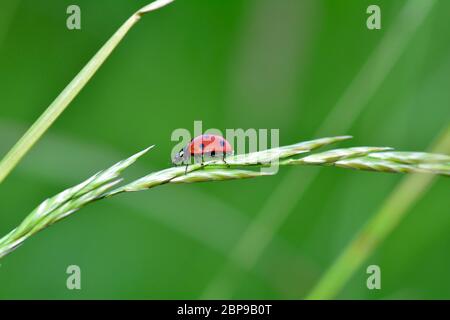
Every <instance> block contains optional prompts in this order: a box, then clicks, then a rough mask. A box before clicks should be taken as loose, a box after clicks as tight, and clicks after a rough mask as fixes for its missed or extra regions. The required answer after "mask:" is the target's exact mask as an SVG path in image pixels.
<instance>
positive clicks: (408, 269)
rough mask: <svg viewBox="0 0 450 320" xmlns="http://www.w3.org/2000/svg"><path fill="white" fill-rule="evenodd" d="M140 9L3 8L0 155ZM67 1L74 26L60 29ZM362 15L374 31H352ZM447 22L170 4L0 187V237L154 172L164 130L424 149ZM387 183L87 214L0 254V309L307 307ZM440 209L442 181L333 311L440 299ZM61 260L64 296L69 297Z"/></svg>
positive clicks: (289, 187)
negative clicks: (286, 303)
mask: <svg viewBox="0 0 450 320" xmlns="http://www.w3.org/2000/svg"><path fill="white" fill-rule="evenodd" d="M146 3H148V1H146V0H140V1H137V0H136V1H129V0H126V1H125V0H120V1H119V0H115V1H110V0H95V1H92V0H77V1H76V2H74V1H66V0H45V1H39V2H37V1H32V0H9V1H2V2H1V3H0V75H1V77H0V154H1V155H3V154H5V153H6V152H7V150H8V149H9V148H10V147H11V146H12V145H13V144H14V142H15V141H16V140H17V139H18V138H19V137H20V136H21V135H22V134H23V133H24V131H25V130H26V128H27V127H28V126H29V125H31V124H32V122H33V121H34V120H35V119H36V118H37V117H38V116H39V115H40V114H41V113H42V112H43V110H44V109H45V108H46V107H47V106H48V105H49V103H50V102H51V101H52V100H53V99H54V98H55V97H56V95H57V94H58V93H59V92H60V91H61V90H62V89H63V88H64V86H65V85H66V84H67V83H68V82H69V81H70V80H71V79H72V78H73V76H74V75H75V74H76V73H77V72H78V71H79V70H80V69H81V68H82V67H83V65H84V64H85V63H86V62H87V61H88V60H89V59H90V57H92V55H93V54H94V53H95V52H96V51H97V50H98V49H99V48H100V46H101V45H102V44H103V43H104V42H105V41H106V40H107V39H108V38H109V37H110V36H111V35H112V33H113V32H114V31H115V30H116V29H117V28H118V27H119V26H120V25H121V23H122V22H123V21H125V20H126V19H127V18H128V17H129V16H130V15H131V14H132V13H133V12H134V11H135V10H137V9H138V8H139V7H141V6H143V5H144V4H146ZM70 4H77V5H79V6H80V8H81V15H82V16H81V18H82V21H81V23H82V29H81V30H75V31H70V30H68V29H67V28H66V19H67V16H68V15H67V14H66V8H67V7H68V6H69V5H70ZM370 4H378V5H379V6H380V7H381V13H382V29H381V30H373V31H371V30H368V29H367V27H366V19H367V17H368V15H367V14H366V8H367V6H368V5H370ZM428 7H429V10H428V9H427V8H428ZM449 12H450V2H449V1H445V0H436V1H432V0H418V1H413V0H409V1H400V0H397V1H387V0H386V1H380V0H377V1H365V0H353V1H345V2H344V1H331V0H330V1H325V0H322V1H317V0H310V1H299V0H280V1H274V0H241V1H238V0H228V1H206V0H195V1H194V0H178V1H176V2H175V3H174V4H172V5H170V6H169V7H167V8H164V9H163V10H161V11H158V12H155V13H152V14H150V15H148V16H146V17H145V18H143V19H142V21H141V22H139V23H138V24H137V25H136V27H135V28H134V29H133V30H131V32H130V33H129V35H128V36H127V37H126V38H125V39H124V41H123V42H122V43H121V44H120V46H119V47H118V48H117V49H116V51H115V52H114V53H113V54H112V56H111V57H110V59H108V60H107V62H106V63H105V65H103V66H102V68H101V69H100V70H99V72H98V73H97V74H96V75H95V77H94V78H93V79H92V81H91V82H90V83H89V84H88V85H87V86H86V88H85V89H84V90H83V91H82V92H81V94H80V95H79V96H78V97H77V98H76V99H75V101H74V102H73V103H72V104H71V105H70V107H69V108H68V109H67V110H66V112H65V113H64V114H63V115H62V116H61V117H60V118H59V119H58V120H57V122H56V123H55V125H54V126H53V127H52V128H51V129H50V130H49V132H48V133H47V134H46V135H45V136H44V137H43V139H42V140H41V141H40V142H39V143H38V144H37V145H36V146H35V147H34V148H33V149H32V151H31V152H30V153H29V154H28V155H27V156H26V158H25V160H24V161H23V162H21V163H20V165H19V166H18V167H17V168H16V170H15V171H14V172H13V173H12V174H11V175H10V176H9V177H8V179H7V180H6V181H5V182H4V183H2V184H1V185H0V233H1V234H2V235H3V234H6V233H7V232H9V231H10V230H11V229H12V228H14V227H15V226H16V225H18V224H19V223H20V221H21V220H22V219H23V218H24V217H25V216H26V215H27V214H28V213H29V212H30V211H31V210H32V209H33V208H34V207H35V206H36V205H38V204H39V203H40V202H41V201H42V200H44V199H45V198H46V197H48V196H50V195H53V194H55V193H57V192H59V191H61V190H63V189H64V188H66V187H69V186H71V185H74V184H76V183H78V182H80V181H82V180H83V179H84V178H86V177H88V176H90V175H91V174H93V173H94V172H96V171H98V170H100V169H103V168H106V167H107V166H109V165H111V164H112V163H114V162H116V161H118V160H120V159H123V158H125V157H127V156H129V155H131V154H132V153H134V152H136V151H138V150H140V149H142V148H144V147H146V146H148V145H150V144H156V145H157V148H155V149H154V150H153V151H151V152H150V154H149V155H147V156H146V157H144V158H143V159H142V160H140V161H139V163H138V164H137V165H136V166H135V167H133V168H132V169H130V171H129V172H130V173H129V177H137V176H139V175H142V174H146V173H148V172H151V171H153V170H158V169H162V168H164V167H167V166H168V165H169V160H170V158H169V157H170V151H171V149H172V147H173V145H174V144H175V143H174V142H172V141H170V135H171V133H172V131H173V130H174V129H176V128H187V129H189V130H193V121H194V120H202V121H203V126H204V128H205V129H206V128H211V127H213V128H218V129H221V130H225V129H226V128H244V129H247V128H256V129H259V128H268V129H271V128H276V129H280V144H282V145H285V144H290V143H294V142H297V141H302V140H308V139H312V138H316V137H318V136H319V135H320V136H323V135H341V134H351V135H353V136H354V137H355V138H354V140H352V141H350V142H346V143H343V144H341V146H354V145H377V146H392V147H395V148H396V149H399V150H410V151H423V150H427V148H428V147H429V146H430V145H431V143H432V142H433V141H434V140H435V139H436V137H438V136H439V134H440V133H441V132H442V130H443V129H444V128H446V126H447V125H448V124H449V119H450V90H449V84H450V37H449V34H450V33H449V32H450V14H449ZM304 176H309V177H313V178H311V183H306V181H304V179H303V177H304ZM400 179H402V176H401V175H391V174H383V173H368V172H357V171H351V170H344V169H337V168H323V169H317V168H308V167H304V168H286V169H282V170H281V172H280V173H279V174H278V175H277V176H274V177H268V178H259V179H254V180H244V181H230V182H221V183H207V184H206V183H205V184H193V185H180V186H169V187H167V186H163V187H160V188H156V189H154V190H151V191H148V192H141V193H137V194H126V195H122V196H120V197H117V198H115V199H111V200H108V201H101V202H99V203H96V204H93V205H91V206H89V207H86V208H84V209H83V210H82V211H80V212H78V213H76V214H75V215H73V216H72V217H70V218H69V219H67V220H65V221H63V222H61V223H59V224H57V225H55V226H52V227H51V228H48V229H46V230H45V231H43V232H42V233H40V234H38V235H37V236H34V237H33V238H31V239H30V240H28V241H26V242H25V244H24V245H23V247H21V248H19V249H18V250H17V251H15V252H14V253H12V254H11V255H9V256H7V257H6V258H4V259H2V260H1V266H0V298H2V299H15V298H25V299H28V298H38V299H56V298H60V299H74V298H88V299H91V298H95V299H97V298H111V299H128V298H130V299H131V298H133V299H141V298H161V299H170V298H176V299H177V298H183V299H185V298H192V299H196V298H255V299H259V298H264V299H266V298H269V299H271V298H274V299H298V298H303V297H305V295H306V294H307V293H308V292H309V290H311V288H312V287H313V286H314V284H315V283H316V282H317V281H318V279H319V278H320V276H321V275H322V274H323V272H324V271H325V270H326V269H327V267H329V266H330V264H331V263H332V262H333V261H334V259H335V258H336V257H337V256H338V254H339V253H340V252H341V251H342V249H343V248H344V247H345V245H346V244H347V243H348V242H349V241H350V240H351V239H352V238H353V237H354V235H355V234H356V232H357V231H358V230H359V229H360V228H361V227H362V226H363V225H364V223H365V222H366V221H368V219H369V218H370V217H372V216H373V215H374V214H375V213H376V211H377V209H379V208H380V206H381V204H382V203H383V201H384V199H385V198H386V197H387V196H388V195H389V194H390V193H391V192H392V190H394V188H395V186H396V185H397V184H398V182H399V181H400ZM268 203H269V206H268ZM449 208H450V200H449V181H448V179H445V178H438V179H437V180H436V181H435V183H434V184H433V185H432V187H431V188H430V189H429V190H428V191H427V192H426V193H425V194H424V195H423V197H422V198H420V199H418V201H417V203H416V204H415V205H414V207H413V209H412V210H410V211H409V212H408V215H407V216H406V219H404V220H403V221H402V223H401V224H400V226H399V227H398V228H397V229H396V230H394V232H393V233H392V234H391V235H390V236H389V237H388V238H387V239H386V241H384V242H383V244H382V245H381V246H380V247H379V248H377V250H376V252H375V254H374V255H372V256H371V257H370V258H369V259H368V260H367V261H366V262H365V263H364V265H363V266H362V267H361V268H360V269H358V271H357V272H356V273H355V275H354V277H353V278H352V279H351V281H350V282H349V283H348V284H347V285H346V286H345V288H344V290H343V291H341V292H340V294H339V295H338V296H337V298H350V299H380V298H383V299H393V298H405V299H416V298H425V299H431V298H447V299H448V298H450V275H449V272H448V270H450V256H449V254H448V247H449V245H450V232H449V230H450V209H449ZM267 212H268V213H267ZM261 214H266V215H268V216H270V217H274V221H272V220H270V219H267V221H268V224H267V225H266V229H265V230H268V231H266V232H263V234H262V237H261V238H257V240H258V241H257V242H255V243H254V244H251V245H249V246H246V247H244V250H243V251H242V250H241V254H236V247H239V246H242V243H241V242H242V235H243V234H244V232H245V230H246V229H247V228H248V227H249V226H250V225H252V223H254V221H257V220H256V219H257V217H260V215H261ZM277 217H278V218H280V219H277ZM271 232H272V233H273V237H271V236H270V233H271ZM264 243H267V246H264V245H263V246H261V248H262V249H263V250H261V254H255V256H254V255H253V254H254V253H258V251H257V249H258V248H259V245H260V244H264ZM241 248H242V247H241ZM242 252H243V253H244V254H242ZM246 254H248V256H249V257H253V258H254V260H253V262H252V261H251V262H248V261H250V260H251V259H248V260H246ZM72 264H75V265H79V266H80V268H81V272H82V290H79V291H77V290H74V291H70V290H68V289H67V288H66V279H67V276H68V275H67V274H66V268H67V266H69V265H72ZM370 264H377V265H379V266H380V267H381V272H382V280H381V281H382V289H381V290H379V291H376V290H375V291H369V290H368V289H367V288H366V278H367V274H366V267H367V266H368V265H370Z"/></svg>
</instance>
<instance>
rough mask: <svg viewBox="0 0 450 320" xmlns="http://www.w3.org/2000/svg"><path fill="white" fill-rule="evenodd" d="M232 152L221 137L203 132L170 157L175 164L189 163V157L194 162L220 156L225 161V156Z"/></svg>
mask: <svg viewBox="0 0 450 320" xmlns="http://www.w3.org/2000/svg"><path fill="white" fill-rule="evenodd" d="M232 154H233V147H232V146H231V144H230V143H229V142H228V141H227V140H226V139H225V138H223V137H221V136H218V135H214V134H203V135H201V136H198V137H196V138H194V139H192V140H191V142H190V143H189V144H188V145H187V146H185V147H184V148H183V149H181V150H180V151H179V152H178V153H176V154H175V156H174V157H173V158H172V163H173V164H175V165H180V164H189V162H190V160H191V157H194V161H195V162H200V163H203V160H204V159H205V158H206V159H214V158H219V159H220V158H221V159H222V160H223V161H224V162H225V157H226V156H228V155H232Z"/></svg>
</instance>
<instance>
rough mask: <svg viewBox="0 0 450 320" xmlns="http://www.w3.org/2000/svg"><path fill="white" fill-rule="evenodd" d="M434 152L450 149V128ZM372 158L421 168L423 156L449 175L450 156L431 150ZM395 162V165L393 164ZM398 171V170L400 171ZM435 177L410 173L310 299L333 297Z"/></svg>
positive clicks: (339, 259)
mask: <svg viewBox="0 0 450 320" xmlns="http://www.w3.org/2000/svg"><path fill="white" fill-rule="evenodd" d="M432 150H433V152H442V151H444V152H448V151H450V127H448V128H447V129H446V131H445V132H444V135H443V136H442V137H441V138H440V139H439V140H438V142H437V144H436V146H435V147H434V148H432ZM370 156H371V157H373V158H377V159H383V160H387V161H393V163H395V162H400V163H414V164H416V165H418V167H419V168H421V167H427V166H426V165H425V164H421V161H422V160H423V159H427V162H431V165H432V166H434V165H433V164H432V163H433V162H434V161H438V162H439V161H442V164H443V168H439V169H438V172H439V171H440V169H444V172H443V174H444V175H447V176H448V175H449V166H450V162H448V156H446V155H439V154H430V153H405V152H396V153H394V154H392V153H390V152H385V153H374V154H371V155H370ZM393 163H392V165H393ZM399 171H400V170H396V171H395V172H399ZM434 178H435V176H433V175H411V176H408V177H405V179H403V180H402V181H401V183H400V184H399V185H398V186H397V188H396V189H395V190H394V191H393V192H392V193H391V195H390V196H389V197H388V198H387V199H386V201H385V202H384V204H383V205H382V206H381V208H380V210H379V211H378V212H377V213H376V214H375V215H374V216H373V218H372V219H371V220H370V221H369V222H368V223H367V224H366V225H365V227H363V229H362V230H361V231H360V232H359V233H358V234H357V235H356V237H355V238H354V239H353V240H352V241H351V242H350V243H349V244H348V245H347V247H346V248H345V249H344V250H343V251H342V253H341V254H340V255H339V256H338V258H337V259H336V260H335V261H334V262H333V263H332V264H331V266H330V268H329V269H328V270H327V271H326V272H325V274H324V275H323V276H322V277H321V278H320V279H319V281H318V283H317V285H316V286H315V287H314V288H313V289H312V291H311V293H310V294H309V295H308V297H307V299H314V300H317V299H321V300H322V299H332V298H334V297H335V296H336V295H337V294H338V293H339V292H340V291H341V289H342V288H343V287H344V285H345V284H346V283H347V282H348V281H349V280H350V278H351V277H352V275H353V274H354V273H355V272H356V271H357V270H358V268H360V267H361V265H362V263H363V262H364V261H365V260H366V259H367V258H368V257H369V256H371V255H372V253H373V252H374V250H375V249H376V248H377V247H378V245H379V244H380V243H381V242H382V241H383V240H384V239H386V237H387V236H388V235H389V234H390V233H391V232H392V231H393V230H394V229H395V227H396V226H397V225H398V224H399V223H400V222H401V220H402V219H403V217H404V216H405V215H406V214H407V212H408V210H409V209H410V208H411V207H412V206H413V204H414V203H415V202H417V201H418V200H419V199H420V197H421V196H422V195H423V193H424V192H426V190H427V189H428V188H429V187H430V185H431V183H432V182H433V179H434Z"/></svg>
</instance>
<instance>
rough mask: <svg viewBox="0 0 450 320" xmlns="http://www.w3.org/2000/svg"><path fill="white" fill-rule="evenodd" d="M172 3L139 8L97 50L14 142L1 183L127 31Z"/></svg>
mask: <svg viewBox="0 0 450 320" xmlns="http://www.w3.org/2000/svg"><path fill="white" fill-rule="evenodd" d="M172 1H174V0H157V1H154V2H153V3H151V4H149V5H147V6H145V7H143V8H141V9H140V10H138V11H137V12H136V13H134V14H133V15H132V16H131V17H130V18H129V19H128V20H127V21H125V23H124V24H123V25H122V26H121V27H120V28H119V29H118V30H117V31H116V32H115V33H114V34H113V35H112V37H111V38H110V39H109V40H108V41H107V42H106V43H105V44H104V45H103V46H102V47H101V48H100V50H99V51H98V52H97V53H96V54H95V55H94V56H93V57H92V59H91V60H90V61H89V62H88V63H87V64H86V65H85V66H84V67H83V69H81V71H80V72H79V73H78V74H77V75H76V76H75V78H73V80H72V81H71V82H70V83H69V84H68V85H67V87H66V88H64V90H63V91H62V92H61V93H60V94H59V95H58V96H57V97H56V99H55V100H54V101H53V102H52V103H51V104H50V106H49V107H48V108H47V109H46V110H45V111H44V113H42V115H41V116H40V117H39V118H38V119H37V120H36V122H35V123H34V124H33V125H32V126H31V127H30V128H29V129H28V130H27V131H26V132H25V134H24V135H23V136H22V137H21V138H20V139H19V141H17V143H16V144H15V145H14V146H13V147H12V149H11V150H10V151H9V152H8V153H7V154H6V155H5V157H4V158H3V159H2V161H1V162H0V183H2V182H3V180H4V179H5V178H6V177H7V176H8V174H9V173H10V172H11V171H12V170H13V169H14V168H15V166H16V165H17V164H18V163H19V162H20V160H21V159H22V158H23V157H24V156H25V154H26V153H27V152H28V151H29V150H30V149H31V148H32V147H33V145H34V144H35V143H36V142H37V141H38V140H39V139H40V138H41V137H42V135H43V134H44V133H45V132H46V131H47V129H48V128H49V127H50V126H51V125H52V124H53V123H54V122H55V120H56V119H57V118H58V117H59V116H60V115H61V113H63V111H64V110H65V109H66V108H67V107H68V105H69V104H70V103H71V102H72V100H73V99H74V98H75V97H76V96H77V95H78V93H79V92H80V91H81V89H83V88H84V86H85V85H86V84H87V83H88V82H89V80H90V79H91V78H92V76H93V75H94V74H95V73H96V72H97V70H98V69H99V68H100V66H101V65H102V64H103V63H104V62H105V60H106V59H107V58H108V57H109V55H110V54H111V52H112V51H113V50H114V49H115V48H116V47H117V45H118V44H119V43H120V41H122V39H123V38H124V37H125V35H126V34H127V33H128V31H130V29H131V28H132V27H133V26H134V25H135V24H136V22H138V21H139V20H140V19H141V17H142V16H143V15H145V14H147V13H149V12H152V11H154V10H157V9H159V8H161V7H163V6H165V5H167V4H169V3H171V2H172Z"/></svg>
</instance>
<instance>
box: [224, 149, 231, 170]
mask: <svg viewBox="0 0 450 320" xmlns="http://www.w3.org/2000/svg"><path fill="white" fill-rule="evenodd" d="M225 156H226V152H223V153H222V161H223V163H225V164H226V165H227V167H228V168H229V167H230V165H229V164H228V163H227V161H226V160H225Z"/></svg>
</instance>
